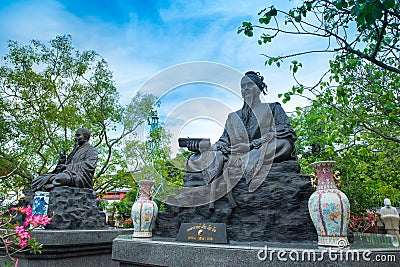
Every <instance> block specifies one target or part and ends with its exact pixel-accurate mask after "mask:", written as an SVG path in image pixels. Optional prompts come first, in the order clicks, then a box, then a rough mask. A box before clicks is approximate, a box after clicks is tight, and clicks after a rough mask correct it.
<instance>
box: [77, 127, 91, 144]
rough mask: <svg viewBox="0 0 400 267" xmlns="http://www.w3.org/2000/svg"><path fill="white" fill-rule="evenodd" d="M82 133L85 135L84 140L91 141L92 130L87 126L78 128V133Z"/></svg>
mask: <svg viewBox="0 0 400 267" xmlns="http://www.w3.org/2000/svg"><path fill="white" fill-rule="evenodd" d="M78 134H82V135H83V137H84V141H89V139H90V134H91V132H90V131H89V130H88V129H86V128H79V129H78V130H76V135H78Z"/></svg>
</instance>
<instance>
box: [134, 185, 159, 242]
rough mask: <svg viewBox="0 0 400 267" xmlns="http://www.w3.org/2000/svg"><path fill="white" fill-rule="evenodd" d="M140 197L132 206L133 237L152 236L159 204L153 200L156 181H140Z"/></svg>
mask: <svg viewBox="0 0 400 267" xmlns="http://www.w3.org/2000/svg"><path fill="white" fill-rule="evenodd" d="M139 185H140V190H139V199H138V200H136V201H135V203H134V204H133V206H132V213H131V217H132V222H133V230H134V232H133V237H152V236H153V235H152V230H153V226H154V222H155V221H156V218H157V213H158V207H157V204H156V203H155V202H154V201H153V200H151V198H152V194H151V191H152V188H153V185H154V182H152V181H147V180H143V181H140V182H139Z"/></svg>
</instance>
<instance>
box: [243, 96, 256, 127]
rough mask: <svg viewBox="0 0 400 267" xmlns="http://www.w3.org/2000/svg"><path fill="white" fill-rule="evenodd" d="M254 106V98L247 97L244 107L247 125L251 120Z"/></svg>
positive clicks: (244, 120)
mask: <svg viewBox="0 0 400 267" xmlns="http://www.w3.org/2000/svg"><path fill="white" fill-rule="evenodd" d="M252 105H253V98H252V96H251V95H246V96H245V98H244V104H243V107H242V115H243V123H244V125H247V123H248V121H249V118H250V116H251V112H252V110H251V107H252Z"/></svg>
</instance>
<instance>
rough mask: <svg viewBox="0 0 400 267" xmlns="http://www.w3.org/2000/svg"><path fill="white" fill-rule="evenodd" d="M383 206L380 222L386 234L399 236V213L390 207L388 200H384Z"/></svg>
mask: <svg viewBox="0 0 400 267" xmlns="http://www.w3.org/2000/svg"><path fill="white" fill-rule="evenodd" d="M384 205H385V206H384V207H382V208H381V220H382V221H383V223H384V224H385V229H386V232H387V233H388V234H390V235H399V213H398V212H397V209H396V208H394V207H392V203H391V202H390V199H388V198H385V200H384Z"/></svg>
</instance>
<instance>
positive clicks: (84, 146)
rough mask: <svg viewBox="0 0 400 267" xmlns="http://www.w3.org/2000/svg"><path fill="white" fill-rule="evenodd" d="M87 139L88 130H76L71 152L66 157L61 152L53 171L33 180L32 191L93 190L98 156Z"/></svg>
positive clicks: (88, 136)
mask: <svg viewBox="0 0 400 267" xmlns="http://www.w3.org/2000/svg"><path fill="white" fill-rule="evenodd" d="M89 138H90V131H89V130H88V129H85V128H80V129H78V130H77V131H76V134H75V145H74V148H73V150H72V152H71V153H70V154H69V155H68V157H66V156H65V151H64V152H62V153H61V155H60V159H59V161H58V163H57V166H56V168H55V169H54V171H52V172H51V173H46V174H44V175H41V176H38V177H36V178H35V179H33V181H32V190H33V191H40V190H44V191H50V190H51V189H52V188H54V187H56V186H70V187H80V188H93V176H94V172H95V169H96V165H97V159H98V154H97V151H96V149H95V148H94V147H93V146H91V145H90V144H89Z"/></svg>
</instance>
